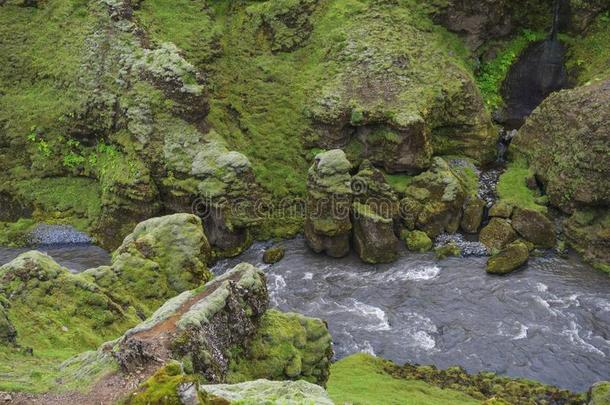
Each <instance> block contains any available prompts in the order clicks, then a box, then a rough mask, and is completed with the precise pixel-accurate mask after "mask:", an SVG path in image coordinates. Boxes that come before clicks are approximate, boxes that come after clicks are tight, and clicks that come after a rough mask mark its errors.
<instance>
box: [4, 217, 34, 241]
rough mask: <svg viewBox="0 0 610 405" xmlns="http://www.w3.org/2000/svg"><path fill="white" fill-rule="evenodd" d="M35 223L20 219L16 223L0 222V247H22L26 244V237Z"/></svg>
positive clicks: (30, 220)
mask: <svg viewBox="0 0 610 405" xmlns="http://www.w3.org/2000/svg"><path fill="white" fill-rule="evenodd" d="M36 224H37V222H36V221H35V220H33V219H26V218H20V219H19V220H18V221H17V222H0V246H9V247H22V246H26V245H27V244H28V242H29V241H28V235H29V233H30V232H31V231H32V230H33V229H34V227H35V226H36Z"/></svg>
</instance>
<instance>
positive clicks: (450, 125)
mask: <svg viewBox="0 0 610 405" xmlns="http://www.w3.org/2000/svg"><path fill="white" fill-rule="evenodd" d="M357 10H358V9H356V10H354V11H357ZM359 11H360V12H354V13H353V15H352V18H351V19H352V21H350V22H349V23H348V24H346V25H345V26H344V27H343V31H344V32H343V33H341V34H342V37H343V38H341V41H340V42H341V46H340V47H338V49H333V56H334V58H335V60H336V61H337V62H338V63H337V69H336V70H334V71H330V72H329V73H330V74H329V75H328V77H327V78H325V80H324V83H323V84H324V85H323V87H322V89H321V90H320V91H319V92H318V95H317V97H316V99H315V100H314V101H313V102H312V107H311V108H310V116H311V119H312V121H313V123H314V128H313V129H314V131H313V132H314V136H313V138H314V141H315V143H316V144H317V145H318V146H320V147H324V148H337V147H342V148H343V147H346V146H347V145H348V144H350V143H352V144H353V143H356V144H358V145H359V148H357V149H358V151H359V153H358V156H357V157H358V158H360V159H363V158H366V159H369V160H370V161H371V162H373V163H374V164H376V165H379V166H382V167H384V168H385V169H386V170H387V171H389V172H405V171H407V172H408V171H410V172H419V171H421V170H424V169H426V168H428V167H429V165H430V163H431V162H430V159H431V157H432V155H433V152H434V153H436V154H443V153H447V152H448V150H449V149H451V150H452V152H453V153H458V154H466V155H468V156H471V157H474V158H476V159H480V160H489V159H491V156H492V155H493V151H492V149H493V134H492V132H493V131H492V127H491V125H490V120H489V116H488V114H487V113H486V112H485V110H484V106H483V103H482V100H481V96H480V94H479V92H478V89H477V87H476V86H475V85H474V83H473V80H472V79H471V77H470V76H469V74H468V73H466V72H465V70H464V68H463V65H462V63H461V62H460V61H459V60H458V59H457V58H454V57H452V56H451V55H450V52H448V50H447V49H446V48H445V47H444V46H439V44H440V43H441V42H440V37H441V36H442V33H441V32H439V31H437V30H435V29H431V30H426V29H422V28H423V27H422V24H425V21H426V17H424V16H421V13H420V12H419V11H418V10H413V9H412V10H408V9H407V8H403V7H400V6H399V7H393V5H389V4H383V3H370V4H368V5H362V6H360V10H359ZM406 43H408V44H411V46H409V47H405V45H404V44H406ZM433 44H434V45H433ZM363 50H366V52H363ZM416 60H417V61H419V62H418V63H416V62H415V61H416ZM422 61H425V62H424V63H422Z"/></svg>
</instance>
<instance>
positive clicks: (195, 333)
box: [114, 263, 268, 382]
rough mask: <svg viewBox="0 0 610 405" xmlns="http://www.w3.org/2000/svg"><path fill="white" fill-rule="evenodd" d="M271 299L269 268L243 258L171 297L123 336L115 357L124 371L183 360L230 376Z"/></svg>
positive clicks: (213, 374)
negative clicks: (236, 353) (198, 285)
mask: <svg viewBox="0 0 610 405" xmlns="http://www.w3.org/2000/svg"><path fill="white" fill-rule="evenodd" d="M267 302H268V297H267V286H266V283H265V277H264V275H263V273H262V272H261V271H260V270H258V269H256V268H255V267H253V266H252V265H249V264H246V263H242V264H240V265H238V266H236V267H235V268H233V269H232V270H230V271H228V272H227V273H225V274H223V275H222V276H220V277H218V278H216V279H215V280H214V281H212V282H210V283H208V284H206V285H205V286H204V287H203V288H200V289H196V290H190V291H185V292H183V293H182V294H180V295H178V296H176V297H174V298H172V299H170V300H168V301H167V302H166V303H165V304H164V305H163V306H162V307H161V308H159V309H158V310H157V311H156V312H155V313H154V314H153V315H152V316H151V317H149V318H148V319H147V320H146V321H144V322H143V323H141V324H140V325H138V326H136V327H135V328H132V329H130V330H129V331H127V332H126V333H125V334H124V335H123V336H122V337H121V338H120V339H119V340H118V342H117V343H116V345H115V349H114V356H115V357H116V359H117V360H118V362H119V364H120V365H121V368H122V369H123V370H128V371H129V370H134V369H136V368H138V367H142V366H145V365H148V364H150V363H151V362H158V361H160V360H163V361H167V360H170V359H177V360H180V361H181V362H182V363H183V364H188V368H189V371H190V372H191V373H193V372H194V373H198V374H201V375H203V376H204V377H205V378H206V379H207V380H208V381H213V382H222V381H225V378H226V376H227V373H228V371H229V369H228V366H229V360H230V358H231V354H232V352H234V351H235V350H236V349H238V348H243V345H244V343H245V342H248V341H250V339H251V338H252V337H253V336H254V334H255V332H256V327H257V325H258V320H259V319H260V317H261V316H262V315H263V313H264V312H265V309H266V308H267Z"/></svg>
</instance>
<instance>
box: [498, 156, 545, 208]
mask: <svg viewBox="0 0 610 405" xmlns="http://www.w3.org/2000/svg"><path fill="white" fill-rule="evenodd" d="M531 175H532V173H531V172H530V170H529V169H528V168H527V165H526V164H525V163H524V162H523V161H515V162H512V163H510V164H509V165H508V167H507V169H506V171H505V172H504V173H503V174H502V175H501V176H500V180H499V181H498V185H497V192H498V197H500V200H502V201H503V202H506V203H508V204H511V205H514V206H516V207H519V208H527V209H532V210H535V211H540V212H546V211H547V208H546V207H545V206H542V205H539V204H536V201H535V200H536V198H537V197H540V196H539V195H538V193H536V192H535V191H533V190H530V189H529V188H528V187H527V184H526V179H527V178H528V177H530V176H531Z"/></svg>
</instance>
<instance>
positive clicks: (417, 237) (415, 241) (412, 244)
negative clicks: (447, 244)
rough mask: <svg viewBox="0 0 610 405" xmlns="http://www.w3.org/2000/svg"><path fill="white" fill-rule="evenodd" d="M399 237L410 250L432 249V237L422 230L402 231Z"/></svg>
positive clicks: (425, 250) (423, 250) (424, 250)
mask: <svg viewBox="0 0 610 405" xmlns="http://www.w3.org/2000/svg"><path fill="white" fill-rule="evenodd" d="M400 237H401V239H402V240H403V241H404V242H405V245H406V246H407V249H409V250H410V251H412V252H421V253H423V252H427V251H429V250H430V249H432V239H430V237H429V236H428V235H427V234H426V233H425V232H422V231H407V230H405V231H402V233H401V234H400Z"/></svg>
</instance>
